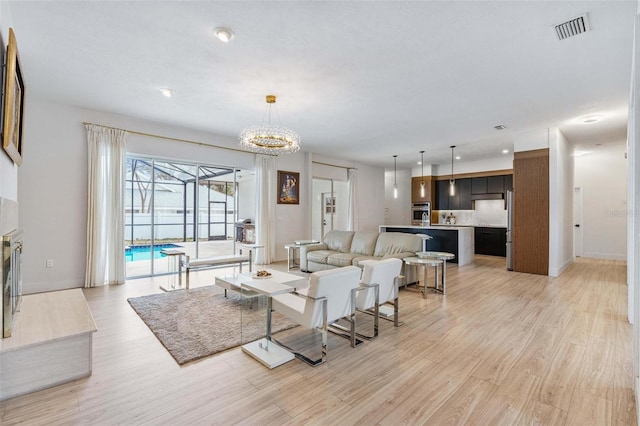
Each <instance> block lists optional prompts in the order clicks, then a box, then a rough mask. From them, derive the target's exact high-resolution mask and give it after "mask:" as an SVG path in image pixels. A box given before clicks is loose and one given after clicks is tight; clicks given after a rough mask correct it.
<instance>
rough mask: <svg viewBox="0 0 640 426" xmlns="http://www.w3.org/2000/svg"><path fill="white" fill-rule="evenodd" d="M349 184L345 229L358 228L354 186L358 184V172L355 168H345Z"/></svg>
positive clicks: (353, 229)
mask: <svg viewBox="0 0 640 426" xmlns="http://www.w3.org/2000/svg"><path fill="white" fill-rule="evenodd" d="M347 176H348V184H349V206H348V209H347V231H357V230H358V223H357V219H358V211H357V210H358V209H357V203H356V200H357V194H356V187H357V186H358V172H357V170H356V169H349V170H347Z"/></svg>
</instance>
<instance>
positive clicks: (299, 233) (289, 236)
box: [274, 151, 311, 260]
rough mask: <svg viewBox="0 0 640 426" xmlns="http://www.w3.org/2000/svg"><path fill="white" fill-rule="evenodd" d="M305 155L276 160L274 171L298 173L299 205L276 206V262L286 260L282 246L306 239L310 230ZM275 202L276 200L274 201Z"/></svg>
mask: <svg viewBox="0 0 640 426" xmlns="http://www.w3.org/2000/svg"><path fill="white" fill-rule="evenodd" d="M306 155H307V154H306V153H304V152H300V151H299V152H296V153H295V154H289V155H283V156H279V157H278V158H277V159H276V170H286V171H289V172H299V173H300V180H301V182H300V187H299V188H300V192H299V197H300V204H276V223H275V227H276V253H275V259H276V260H286V259H287V251H286V250H285V248H284V245H285V244H287V243H290V242H293V241H296V240H301V239H308V238H309V236H310V234H311V230H310V228H309V221H308V220H307V217H308V215H309V214H310V212H311V211H310V208H309V205H310V204H311V193H310V192H309V191H307V190H306V189H305V190H303V188H307V187H308V186H309V185H308V182H310V181H311V173H310V172H309V171H308V165H307V161H306ZM274 202H276V200H274Z"/></svg>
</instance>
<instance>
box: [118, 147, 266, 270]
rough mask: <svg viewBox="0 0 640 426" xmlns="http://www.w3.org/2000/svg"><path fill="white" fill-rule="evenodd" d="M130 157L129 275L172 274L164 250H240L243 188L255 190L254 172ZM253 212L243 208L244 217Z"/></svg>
mask: <svg viewBox="0 0 640 426" xmlns="http://www.w3.org/2000/svg"><path fill="white" fill-rule="evenodd" d="M126 161H127V177H126V192H125V197H126V199H125V244H126V246H127V247H126V250H125V261H126V274H127V278H134V277H143V276H150V275H160V274H166V273H169V272H170V271H169V270H168V260H167V259H166V257H165V256H164V255H163V254H162V250H164V249H179V250H182V251H184V252H185V254H187V255H189V256H190V257H191V258H198V257H208V256H215V255H224V254H233V253H235V252H236V238H235V237H236V233H235V225H236V221H237V218H238V215H239V213H240V212H239V210H238V204H239V203H238V198H239V196H240V192H241V191H240V190H239V188H246V191H247V192H248V193H249V194H251V193H252V192H253V186H255V184H254V180H253V179H252V178H253V176H254V173H253V172H252V171H246V170H239V169H237V168H234V167H221V166H213V165H203V164H197V163H187V162H177V161H167V160H156V159H153V158H141V157H127V160H126ZM237 176H242V177H243V183H242V184H239V183H238V182H237V180H236V177H237ZM245 204H246V203H245ZM254 211H255V209H254V208H253V206H251V207H245V208H244V209H243V211H242V213H243V214H244V216H245V217H244V218H247V217H248V218H249V219H253V217H252V216H251V215H253V212H254Z"/></svg>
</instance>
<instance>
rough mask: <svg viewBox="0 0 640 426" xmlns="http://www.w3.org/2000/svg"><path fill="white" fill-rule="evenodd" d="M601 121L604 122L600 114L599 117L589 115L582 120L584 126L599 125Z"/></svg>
mask: <svg viewBox="0 0 640 426" xmlns="http://www.w3.org/2000/svg"><path fill="white" fill-rule="evenodd" d="M600 120H602V115H599V114H597V115H588V116H586V117H582V118H581V119H580V121H581V122H582V124H591V123H597V122H598V121H600Z"/></svg>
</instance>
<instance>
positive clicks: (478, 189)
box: [471, 176, 488, 194]
mask: <svg viewBox="0 0 640 426" xmlns="http://www.w3.org/2000/svg"><path fill="white" fill-rule="evenodd" d="M487 185H488V182H487V177H486V176H483V177H474V178H471V193H472V194H486V193H487Z"/></svg>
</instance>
